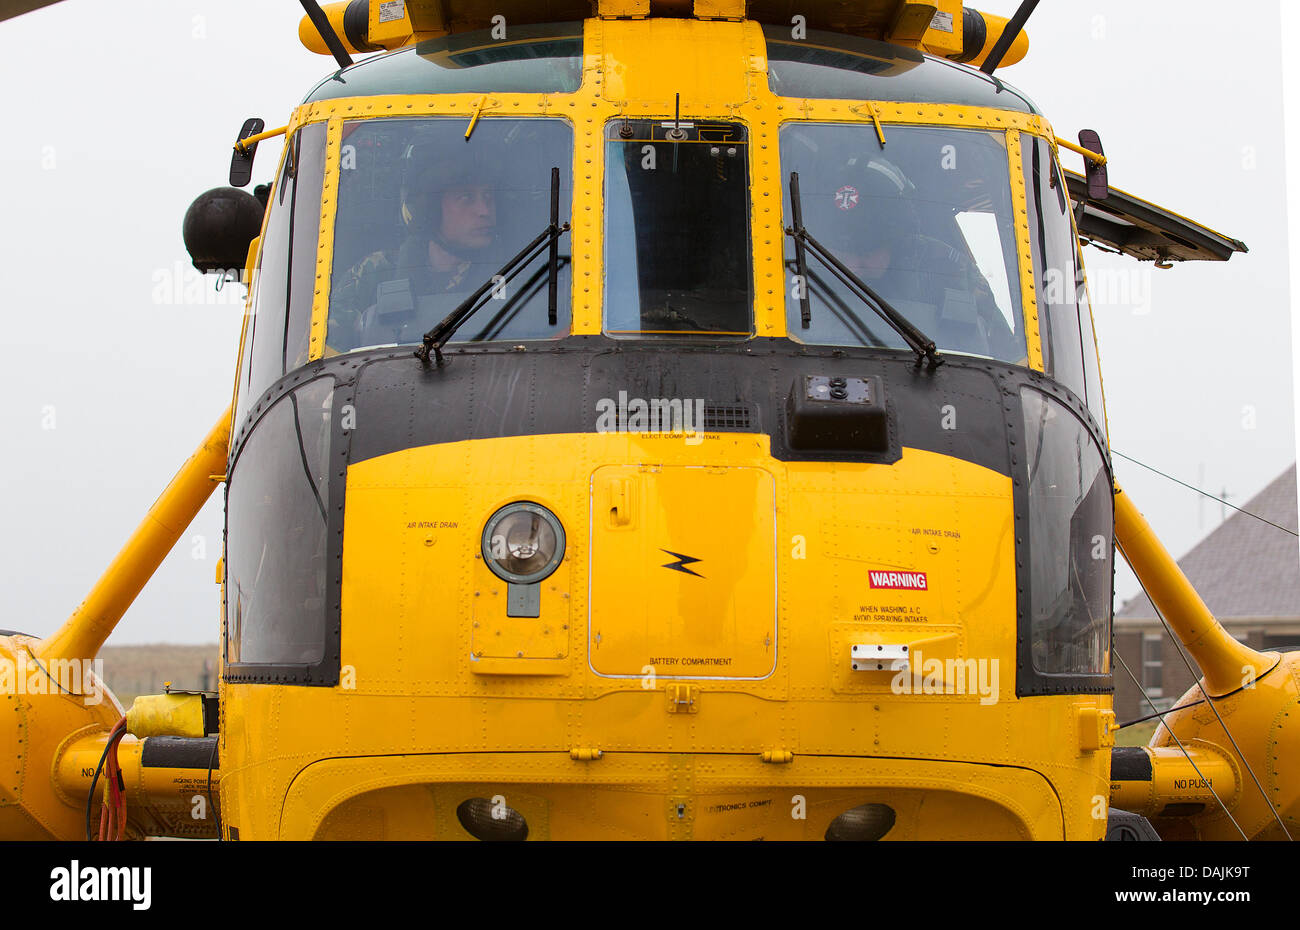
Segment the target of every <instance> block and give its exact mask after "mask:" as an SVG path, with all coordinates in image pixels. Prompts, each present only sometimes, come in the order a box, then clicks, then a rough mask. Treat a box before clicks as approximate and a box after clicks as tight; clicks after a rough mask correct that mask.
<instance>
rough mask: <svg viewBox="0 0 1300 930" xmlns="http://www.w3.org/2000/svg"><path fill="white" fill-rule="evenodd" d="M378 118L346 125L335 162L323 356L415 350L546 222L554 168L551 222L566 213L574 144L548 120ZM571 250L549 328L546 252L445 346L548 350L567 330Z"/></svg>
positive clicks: (502, 285) (563, 251) (502, 286)
mask: <svg viewBox="0 0 1300 930" xmlns="http://www.w3.org/2000/svg"><path fill="white" fill-rule="evenodd" d="M468 128H469V124H468V120H466V119H447V118H429V119H376V120H362V121H356V122H349V123H345V124H344V126H343V140H342V146H341V148H340V154H339V197H338V212H337V218H336V220H335V224H334V262H333V270H332V272H331V278H332V288H331V292H330V309H329V327H328V333H327V336H326V346H327V353H326V354H332V353H336V352H347V351H350V350H353V349H358V348H367V347H372V346H383V345H409V344H413V343H419V342H420V341H421V337H422V336H423V335H424V334H425V333H426V332H428V331H429V330H431V329H432V328H433V327H435V326H436V325H437V324H438V323H439V322H441V321H442V320H443V319H444V318H445V317H447V315H448V314H450V313H451V312H452V311H453V310H455V309H456V308H457V307H458V306H459V305H460V304H461V303H462V302H463V301H464V300H465V299H466V298H467V297H468V296H470V295H471V294H472V293H473V292H474V291H475V290H476V289H477V288H479V287H480V286H481V285H483V284H485V283H487V282H489V281H493V280H494V278H496V277H499V275H498V274H497V273H498V271H499V270H500V269H501V267H502V265H503V264H505V263H506V262H508V261H509V259H510V258H511V257H512V256H514V255H515V254H516V253H518V252H519V251H520V249H522V248H523V247H524V246H525V245H527V244H528V243H529V241H530V240H532V239H533V237H534V236H536V235H537V234H538V233H539V232H540V231H541V230H543V229H545V228H546V227H547V224H548V223H549V222H550V217H551V213H550V195H551V169H552V168H558V169H559V176H560V223H561V224H563V223H564V222H567V221H568V219H569V210H570V203H571V201H572V182H571V175H572V160H573V133H572V130H571V129H570V127H569V125H568V123H566V122H563V121H561V120H556V119H489V118H486V117H485V118H483V119H480V120H478V122H477V123H476V124H475V126H474V127H473V130H472V131H471V132H470V133H469V137H468V139H467V138H466V130H467V129H468ZM569 259H570V255H569V247H568V239H567V238H565V239H563V240H561V242H560V247H559V270H558V287H557V298H558V299H557V307H556V311H557V312H556V319H555V322H551V321H550V320H549V316H550V314H549V308H548V294H549V274H550V263H549V261H548V257H547V255H546V254H545V252H543V254H542V255H540V256H538V257H535V258H534V259H533V260H532V261H531V262H529V263H528V264H527V265H526V266H525V267H524V268H523V269H522V271H520V272H519V273H518V275H516V276H515V277H514V278H513V279H512V280H509V281H505V280H501V281H499V282H496V284H495V286H494V287H493V289H492V292H491V299H489V300H487V302H486V305H485V306H484V307H483V308H482V309H481V310H479V311H478V312H477V313H475V314H474V316H473V317H472V318H471V319H470V320H469V321H468V322H466V323H465V325H464V326H463V327H462V328H460V329H459V330H458V331H457V333H456V335H455V338H454V341H471V342H475V341H486V340H498V339H509V340H528V339H549V338H554V337H558V336H562V335H564V334H566V333H567V332H568V330H569V319H570V298H569V295H570V290H571V288H570V274H569Z"/></svg>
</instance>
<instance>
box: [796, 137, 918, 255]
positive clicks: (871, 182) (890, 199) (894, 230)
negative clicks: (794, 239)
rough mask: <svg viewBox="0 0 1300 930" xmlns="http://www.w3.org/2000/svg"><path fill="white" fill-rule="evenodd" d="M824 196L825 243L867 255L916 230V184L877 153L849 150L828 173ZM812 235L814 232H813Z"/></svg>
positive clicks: (904, 237) (912, 233)
mask: <svg viewBox="0 0 1300 930" xmlns="http://www.w3.org/2000/svg"><path fill="white" fill-rule="evenodd" d="M831 177H832V184H833V185H834V186H833V187H831V189H830V190H829V191H827V192H826V193H825V194H823V196H825V197H828V200H829V202H828V203H827V204H825V205H823V209H822V211H821V213H822V215H823V216H827V217H829V218H828V220H827V221H826V223H827V232H826V242H827V245H828V246H830V247H831V248H832V249H834V250H836V251H844V252H848V253H851V254H857V255H865V254H867V253H869V252H874V251H876V250H878V249H881V248H884V247H886V246H890V245H895V244H898V243H900V242H902V241H904V240H906V239H908V238H909V237H912V236H915V235H918V234H920V232H921V221H920V216H919V213H918V210H917V202H916V185H914V184H913V183H912V182H911V180H909V179H908V177H907V175H906V174H905V173H904V172H903V170H902V169H901V168H899V167H898V165H896V164H895V163H894V162H892V161H890V160H889V159H887V158H884V157H882V156H880V155H869V156H868V155H861V156H853V157H851V158H849V159H848V161H846V162H845V163H844V165H843V167H842V168H841V170H839V171H837V172H834V173H833V174H832V176H831ZM814 235H816V233H814Z"/></svg>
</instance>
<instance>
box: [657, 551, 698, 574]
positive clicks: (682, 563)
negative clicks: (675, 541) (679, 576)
mask: <svg viewBox="0 0 1300 930" xmlns="http://www.w3.org/2000/svg"><path fill="white" fill-rule="evenodd" d="M659 551H660V552H667V553H668V554H669V555H671V556H672V557H673V558H674V559H676V560H677V561H676V562H669V563H668V564H667V565H665V566H663V567H664V568H671V569H672V570H673V571H675V572H685V573H686V574H687V575H694V576H695V577H696V578H703V577H704V576H703V575H701V574H700V573H699V572H693V571H691V570H690V569H689V568H687V567H686V566H687V565H690V564H691V563H692V562H698V561H699V559H693V558H691V557H690V556H689V555H682V554H681V553H680V552H672V551H670V550H668V549H660V550H659Z"/></svg>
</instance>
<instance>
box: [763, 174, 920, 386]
mask: <svg viewBox="0 0 1300 930" xmlns="http://www.w3.org/2000/svg"><path fill="white" fill-rule="evenodd" d="M790 215H791V219H792V220H793V221H794V226H793V227H792V228H790V229H787V230H786V231H785V233H786V235H787V236H791V237H793V239H794V259H795V273H796V274H798V275H799V280H800V281H801V282H803V286H802V287H801V288H800V290H799V293H800V296H799V316H800V318H801V320H802V322H803V325H804V327H805V328H807V327H808V325H809V324H810V323H811V321H812V308H811V305H810V304H809V301H808V260H807V258H806V257H805V248H806V250H807V251H809V252H812V254H813V255H815V256H816V257H817V259H818V260H819V261H821V263H822V264H823V265H825V266H826V267H827V268H829V269H830V271H831V272H832V273H833V274H834V275H835V276H836V277H837V278H839V279H840V281H841V282H842V283H843V284H844V286H845V287H847V288H848V289H849V291H850V292H851V293H853V294H854V296H856V297H858V298H859V299H860V300H861V301H862V302H863V303H865V304H866V305H867V306H868V307H870V308H871V309H872V310H874V311H876V313H877V314H879V315H880V318H881V319H883V320H884V321H885V322H886V323H888V324H889V325H890V326H891V327H893V329H894V331H895V332H897V333H898V335H900V336H902V337H903V341H904V342H906V343H907V345H908V347H909V348H911V350H912V351H913V352H915V353H916V364H917V366H918V367H919V366H920V364H921V362H922V361H925V360H927V359H928V360H929V363H930V367H931V368H936V367H938V366H939V365H942V364H943V359H942V358H940V357H939V355H938V353H937V352H936V351H935V344H934V340H933V339H931V338H930V337H928V336H927V335H925V333H923V332H921V331H920V330H919V329H917V328H916V327H915V326H913V325H912V323H911V321H910V320H908V319H907V317H905V316H903V314H901V313H899V312H898V310H897V309H895V308H894V306H893V305H892V304H891V303H890V302H889V301H887V300H885V298H883V297H881V296H880V295H879V294H877V293H876V292H875V291H874V290H873V289H872V288H870V287H868V286H867V284H866V283H865V282H864V281H863V280H862V279H861V278H859V277H858V276H857V275H855V274H854V273H853V272H852V271H850V270H849V268H848V266H846V265H845V264H844V263H843V262H842V261H840V260H839V259H838V258H836V257H835V256H834V255H832V254H831V253H830V251H829V250H827V248H826V247H825V246H824V245H822V244H821V243H820V242H818V241H817V240H816V239H814V238H813V237H812V235H811V234H810V233H809V232H808V230H806V229H805V228H804V225H803V202H802V200H800V197H799V172H797V171H792V172H790Z"/></svg>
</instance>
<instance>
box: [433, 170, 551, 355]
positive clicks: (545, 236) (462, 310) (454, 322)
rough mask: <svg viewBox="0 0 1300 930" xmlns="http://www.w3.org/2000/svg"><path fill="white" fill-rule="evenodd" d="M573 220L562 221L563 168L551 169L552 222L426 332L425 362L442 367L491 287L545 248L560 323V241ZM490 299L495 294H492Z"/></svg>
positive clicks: (548, 315) (483, 302) (549, 307)
mask: <svg viewBox="0 0 1300 930" xmlns="http://www.w3.org/2000/svg"><path fill="white" fill-rule="evenodd" d="M568 229H569V224H568V223H565V224H564V225H563V226H561V225H560V169H559V168H552V169H551V222H550V225H549V226H547V227H546V228H545V229H544V230H542V232H541V233H540V234H539V235H538V236H537V238H536V239H534V240H533V241H532V242H530V243H528V245H526V246H524V247H523V248H522V249H520V250H519V252H518V253H516V255H515V257H514V258H512V259H510V261H508V262H506V263H505V264H504V265H502V266H501V267H500V268H499V269H498V270H497V272H496V273H495V274H493V275H491V276H490V277H489V278H488V279H487V280H486V281H484V282H483V284H481V285H480V286H479V287H478V288H477V289H476V290H475V291H474V293H472V294H470V295H469V296H468V297H466V298H465V299H464V300H463V301H461V303H460V306H458V307H457V308H456V309H455V310H453V311H451V313H449V314H447V316H446V317H444V318H443V320H442V322H441V323H439V324H438V325H437V326H435V327H434V328H433V329H431V330H429V331H428V332H427V333H425V334H424V337H423V338H422V339H421V340H420V341H421V343H422V345H421V346H420V348H418V349H416V350H415V357H416V358H418V359H419V360H420V361H421V362H423V363H424V364H425V365H426V366H427V365H428V364H429V356H430V355H432V356H433V357H434V359H435V360H436V361H437V364H438V365H439V367H441V366H442V363H443V358H442V347H443V346H445V345H446V344H447V342H448V341H449V340H450V339H451V337H452V336H454V335H456V330H458V329H460V327H461V324H463V323H464V322H465V321H466V320H468V319H469V318H470V317H471V316H473V315H474V314H475V313H476V312H478V311H479V310H481V309H482V308H483V307H484V306H485V304H486V301H484V300H483V297H484V295H485V294H487V293H488V291H491V290H495V289H496V288H499V287H502V286H504V285H505V284H507V283H509V281H510V280H511V279H512V278H514V276H515V275H517V274H519V272H521V271H523V270H524V269H525V268H526V267H528V265H530V264H531V263H532V261H533V259H535V258H537V256H539V255H541V254H542V252H543V251H548V250H549V252H550V266H549V268H548V269H547V275H548V278H549V281H548V287H547V308H546V309H547V319H548V321H549V322H550V324H551V325H552V326H554V325H555V323H556V316H557V297H558V279H559V269H560V256H559V241H560V236H561V234H563V233H565V232H567V231H568ZM488 299H489V300H490V299H491V298H488Z"/></svg>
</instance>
